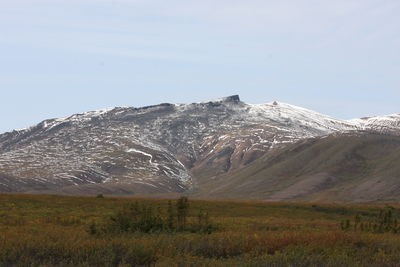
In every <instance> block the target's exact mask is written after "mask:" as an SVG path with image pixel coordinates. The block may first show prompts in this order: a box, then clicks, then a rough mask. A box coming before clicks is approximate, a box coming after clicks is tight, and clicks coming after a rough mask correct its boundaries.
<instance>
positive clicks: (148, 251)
mask: <svg viewBox="0 0 400 267" xmlns="http://www.w3.org/2000/svg"><path fill="white" fill-rule="evenodd" d="M136 202H138V203H140V204H141V205H142V204H145V205H148V206H153V207H158V209H160V210H166V209H167V205H168V200H154V199H152V200H150V199H147V200H146V199H133V198H112V197H104V198H96V197H65V196H38V195H8V194H3V195H0V266H399V264H400V234H398V233H394V231H383V232H382V233H381V232H379V231H378V230H377V228H376V229H375V230H376V231H373V230H370V231H365V230H364V231H362V230H361V229H360V227H358V228H356V229H354V221H355V220H359V221H361V222H363V223H365V224H367V223H369V222H375V221H376V218H378V216H379V214H380V213H381V211H382V210H390V211H391V214H392V215H391V216H392V217H393V221H395V218H396V217H399V215H400V214H399V211H400V210H398V209H399V208H400V206H398V205H384V204H379V205H354V204H352V205H342V204H340V205H333V204H332V205H327V204H293V203H260V202H223V201H192V200H190V202H189V205H190V206H189V207H190V208H189V218H188V221H189V223H191V222H195V221H196V220H197V214H198V211H199V210H203V211H206V212H208V213H209V215H210V220H211V223H212V224H213V225H214V226H215V229H214V230H213V231H212V233H200V232H192V231H185V230H184V231H154V232H151V233H142V232H129V233H128V232H109V233H102V234H91V233H90V226H91V225H93V224H99V225H104V224H107V223H108V222H109V221H110V217H111V216H114V215H115V214H116V213H117V212H118V211H120V210H121V209H122V207H124V206H125V205H127V204H129V203H136ZM173 202H174V201H173ZM161 215H162V216H164V213H161ZM355 218H358V219H355ZM347 220H349V222H350V226H349V227H345V228H346V229H345V230H342V229H341V227H343V224H344V222H346V221H347ZM347 223H348V222H347ZM395 224H396V227H397V221H396V222H395Z"/></svg>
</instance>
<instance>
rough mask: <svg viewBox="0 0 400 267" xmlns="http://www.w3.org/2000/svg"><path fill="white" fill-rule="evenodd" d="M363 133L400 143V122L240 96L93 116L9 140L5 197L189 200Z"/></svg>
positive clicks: (1, 164) (1, 148)
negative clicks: (251, 171)
mask: <svg viewBox="0 0 400 267" xmlns="http://www.w3.org/2000/svg"><path fill="white" fill-rule="evenodd" d="M376 118H378V117H376ZM398 126H399V127H398ZM360 131H374V132H379V133H389V134H393V135H396V134H399V133H400V116H398V117H397V116H395V115H388V116H381V117H379V119H373V118H369V119H358V120H349V121H346V120H340V119H335V118H332V117H330V116H326V115H323V114H320V113H318V112H315V111H312V110H308V109H304V108H301V107H297V106H293V105H290V104H286V103H282V102H277V101H274V102H270V103H265V104H247V103H245V102H242V101H241V100H240V98H239V96H238V95H233V96H228V97H224V98H221V99H216V100H212V101H206V102H198V103H191V104H170V103H162V104H159V105H151V106H146V107H141V108H134V107H116V108H111V109H103V110H98V111H89V112H85V113H81V114H74V115H71V116H69V117H65V118H58V119H49V120H45V121H42V122H40V123H39V124H37V125H34V126H32V127H29V128H27V129H25V130H20V131H13V132H7V133H4V134H1V135H0V178H2V179H1V180H0V181H2V182H1V183H0V191H9V192H14V191H19V192H25V191H32V188H33V189H34V190H38V191H43V190H44V191H46V190H47V191H52V190H53V191H54V192H56V191H57V190H60V189H61V188H64V187H65V188H66V187H71V186H72V187H74V186H75V187H87V186H86V185H91V184H92V185H93V186H91V187H94V185H96V184H102V187H106V186H109V187H113V188H116V187H117V186H116V185H124V184H125V185H127V186H126V187H127V188H130V190H127V192H126V193H128V192H131V193H152V192H167V193H168V192H186V191H191V190H194V189H196V188H197V187H198V186H199V185H201V184H206V183H207V182H208V181H210V180H212V179H214V178H215V177H219V176H221V175H224V174H226V173H230V172H232V171H235V170H239V169H241V168H243V167H245V166H247V165H249V164H251V163H252V162H254V161H256V160H257V159H259V158H261V157H263V156H265V155H266V154H268V153H270V152H271V151H274V150H275V149H278V148H281V147H285V146H287V145H289V144H293V143H295V142H297V141H299V140H304V139H308V138H316V137H321V136H327V135H330V134H335V133H345V132H360ZM128 185H129V186H128ZM135 188H136V189H135ZM118 190H119V189H118Z"/></svg>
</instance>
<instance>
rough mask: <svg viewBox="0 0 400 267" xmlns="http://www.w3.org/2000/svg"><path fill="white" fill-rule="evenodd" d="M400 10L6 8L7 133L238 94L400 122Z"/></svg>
mask: <svg viewBox="0 0 400 267" xmlns="http://www.w3.org/2000/svg"><path fill="white" fill-rule="evenodd" d="M399 14H400V1H398V0H335V1H332V0H291V1H289V0H277V1H269V0H240V1H237V0H236V1H235V0H213V1H211V0H201V1H194V0H192V1H187V0H185V1H184V0H182V1H179V0H169V1H165V0H114V1H112V0H68V1H67V0H66V1H60V0H12V1H8V0H0V92H1V95H0V96H1V98H0V99H1V100H0V132H4V131H8V130H11V129H14V128H23V127H27V126H30V125H33V124H36V123H38V122H39V121H41V120H43V119H47V118H53V117H62V116H67V115H70V114H73V113H78V112H84V111H88V110H95V109H101V108H106V107H113V106H144V105H150V104H157V103H161V102H171V103H190V102H197V101H203V100H208V99H213V98H218V97H223V96H227V95H231V94H239V95H240V96H241V98H242V100H244V101H246V102H250V103H264V102H270V101H273V100H278V101H282V102H288V103H291V104H294V105H299V106H303V107H306V108H310V109H314V110H317V111H319V112H321V113H325V114H328V115H331V116H334V117H338V118H343V119H349V118H355V117H360V116H367V115H383V114H389V113H400V105H399V104H398V103H399V99H400V49H399V48H400V16H399Z"/></svg>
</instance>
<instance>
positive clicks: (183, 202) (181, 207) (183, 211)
mask: <svg viewBox="0 0 400 267" xmlns="http://www.w3.org/2000/svg"><path fill="white" fill-rule="evenodd" d="M176 210H177V219H178V228H180V229H184V228H185V227H186V218H187V215H188V210H189V202H188V198H187V197H181V198H179V199H178V201H177V202H176Z"/></svg>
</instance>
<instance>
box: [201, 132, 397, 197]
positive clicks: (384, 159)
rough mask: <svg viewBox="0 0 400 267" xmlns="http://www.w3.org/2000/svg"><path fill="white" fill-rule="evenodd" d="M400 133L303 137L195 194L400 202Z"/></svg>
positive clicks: (218, 179)
mask: <svg viewBox="0 0 400 267" xmlns="http://www.w3.org/2000/svg"><path fill="white" fill-rule="evenodd" d="M399 162H400V137H399V136H390V135H381V134H371V133H362V132H360V133H348V134H333V135H330V136H327V137H318V138H312V139H307V140H302V141H299V142H298V143H296V144H292V145H289V146H287V147H285V148H282V149H279V150H276V151H274V152H272V153H269V154H268V155H266V156H264V157H262V158H260V159H259V160H257V161H255V162H254V163H252V164H251V165H249V166H247V167H245V168H243V169H241V170H238V171H235V172H233V173H230V174H229V175H222V176H220V177H218V178H216V179H214V180H213V181H212V182H209V183H207V184H204V185H203V186H202V190H203V191H201V192H197V193H196V194H195V195H196V196H198V197H207V198H224V199H225V198H227V199H254V200H266V201H323V202H331V201H336V202H366V201H400V164H399Z"/></svg>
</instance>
